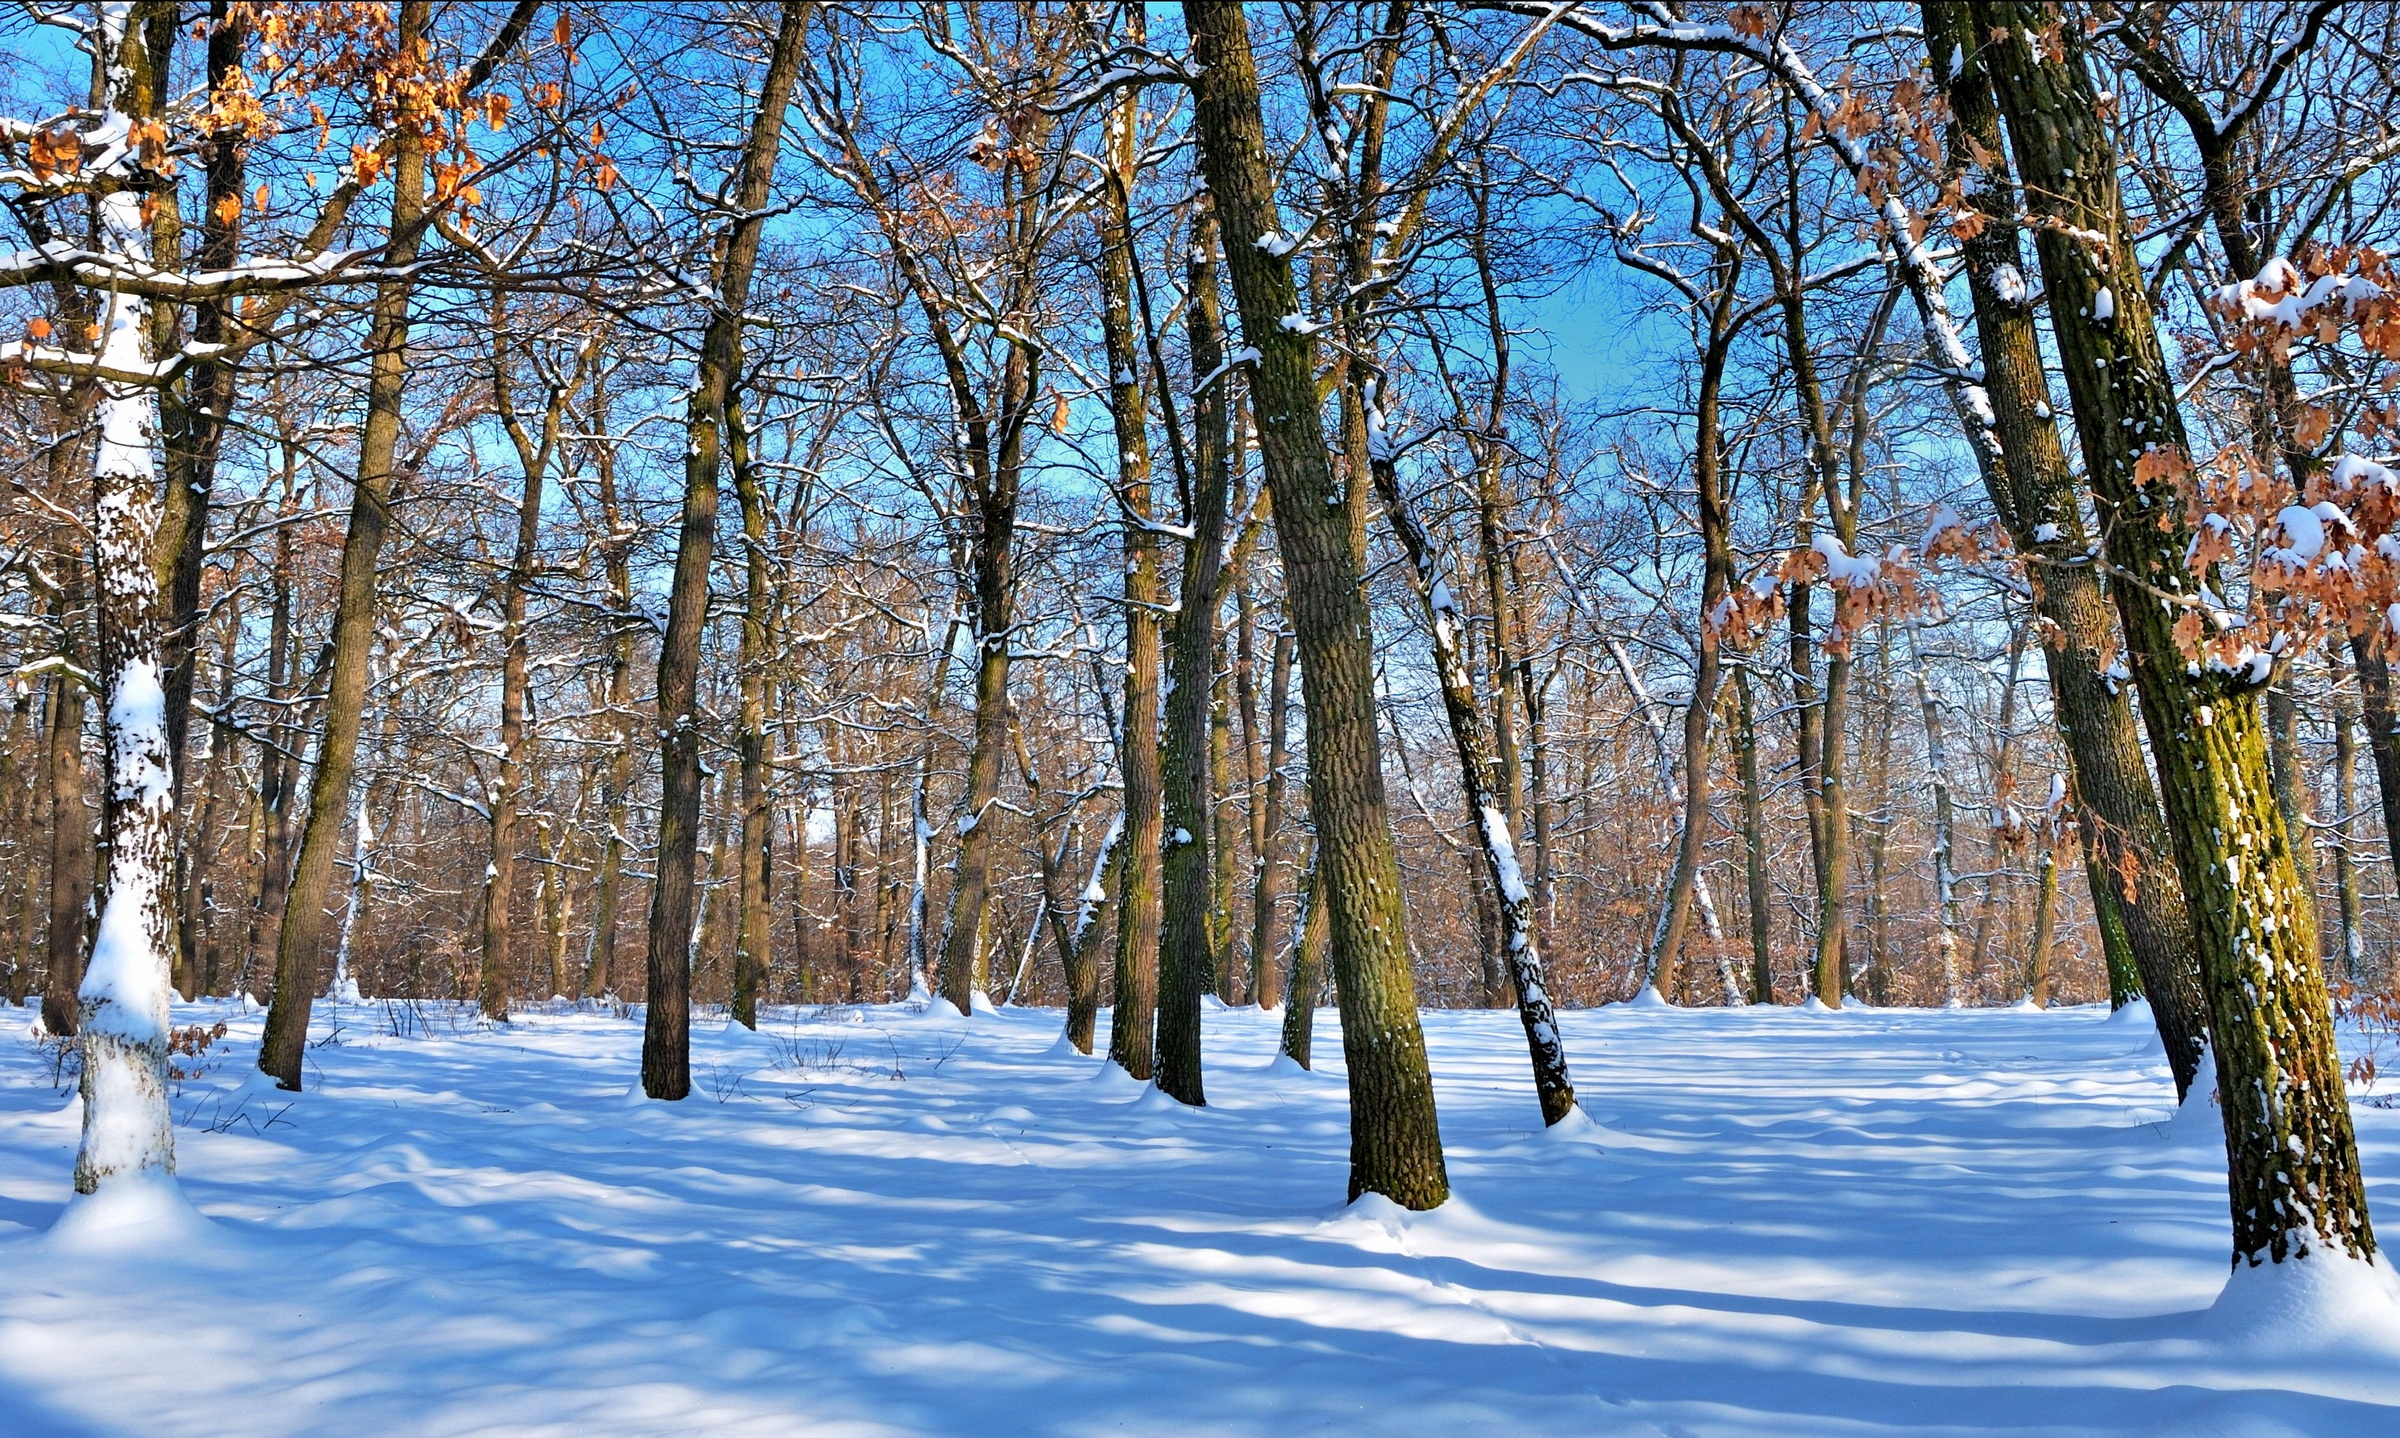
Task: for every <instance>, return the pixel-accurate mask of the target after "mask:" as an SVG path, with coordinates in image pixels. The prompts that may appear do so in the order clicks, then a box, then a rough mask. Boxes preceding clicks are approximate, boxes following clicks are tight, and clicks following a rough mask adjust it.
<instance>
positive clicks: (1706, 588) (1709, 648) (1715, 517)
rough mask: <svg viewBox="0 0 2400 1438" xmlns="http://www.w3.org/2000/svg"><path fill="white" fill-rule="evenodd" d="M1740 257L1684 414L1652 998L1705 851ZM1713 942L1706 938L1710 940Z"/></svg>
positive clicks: (1720, 291)
mask: <svg viewBox="0 0 2400 1438" xmlns="http://www.w3.org/2000/svg"><path fill="white" fill-rule="evenodd" d="M1740 253H1741V252H1740V251H1739V250H1738V249H1737V248H1736V247H1734V246H1733V245H1732V244H1730V243H1728V244H1725V245H1722V246H1719V247H1718V254H1717V262H1716V293H1715V295H1714V297H1713V299H1712V302H1711V303H1710V305H1709V306H1708V333H1707V337H1706V339H1705V341H1704V343H1703V344H1702V347H1701V355H1700V383H1699V389H1698V392H1697V394H1696V395H1695V402H1694V404H1693V406H1692V413H1693V425H1692V480H1693V488H1694V490H1695V492H1696V497H1697V499H1698V502H1699V511H1700V542H1701V547H1702V549H1703V551H1704V559H1703V565H1702V571H1701V579H1700V623H1699V626H1698V628H1697V630H1696V631H1695V632H1696V635H1697V638H1696V639H1695V641H1694V643H1695V648H1696V651H1697V652H1696V653H1695V654H1694V655H1693V662H1692V695H1691V700H1690V702H1689V703H1687V704H1686V705H1685V706H1684V711H1683V814H1682V824H1681V827H1680V831H1679V833H1678V835H1677V838H1676V844H1675V867H1674V869H1673V871H1672V873H1671V874H1670V875H1669V877H1668V880H1667V899H1666V902H1665V903H1664V904H1663V905H1661V906H1660V910H1659V918H1658V928H1657V931H1656V933H1655V934H1654V935H1653V936H1652V939H1651V945H1650V983H1651V985H1652V987H1654V988H1655V989H1656V990H1657V991H1658V992H1659V993H1660V994H1662V995H1663V994H1672V993H1674V992H1675V991H1676V988H1677V984H1676V978H1677V973H1676V964H1677V962H1678V960H1679V959H1680V958H1681V956H1682V953H1683V944H1684V934H1685V931H1686V930H1687V929H1688V928H1690V926H1691V912H1692V894H1693V891H1694V890H1695V889H1696V888H1698V887H1699V882H1700V861H1701V859H1702V857H1703V856H1704V855H1705V853H1706V851H1707V847H1708V831H1709V827H1710V825H1709V811H1708V786H1709V765H1708V725H1709V720H1710V719H1711V717H1713V716H1714V715H1715V713H1716V709H1717V681H1718V678H1719V676H1720V675H1721V674H1722V673H1723V667H1722V665H1721V663H1720V662H1719V657H1718V653H1717V635H1718V630H1719V628H1720V625H1719V622H1718V613H1717V610H1718V606H1719V605H1720V604H1722V603H1723V602H1724V601H1725V599H1726V597H1727V595H1728V594H1729V593H1730V592H1731V591H1732V588H1733V577H1734V576H1733V515H1732V512H1731V509H1730V507H1729V506H1728V504H1727V503H1726V494H1725V480H1724V461H1725V454H1724V436H1723V430H1722V427H1721V425H1720V423H1719V405H1718V396H1719V394H1720V393H1721V392H1722V390H1723V387H1724V382H1725V366H1726V363H1727V361H1728V360H1729V358H1730V357H1731V354H1732V348H1733V341H1734V338H1735V335H1736V334H1737V333H1738V328H1739V327H1738V326H1737V325H1736V324H1735V323H1734V320H1733V316H1734V312H1735V311H1736V309H1737V308H1738V307H1739V305H1740V302H1741V293H1740V288H1739V283H1740V278H1741V259H1740ZM1711 937H1712V938H1713V937H1714V936H1713V935H1712V936H1711Z"/></svg>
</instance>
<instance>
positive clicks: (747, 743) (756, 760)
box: [725, 396, 806, 1030]
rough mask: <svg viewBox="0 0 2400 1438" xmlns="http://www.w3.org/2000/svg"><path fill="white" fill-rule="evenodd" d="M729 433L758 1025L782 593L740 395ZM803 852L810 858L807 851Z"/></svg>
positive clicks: (752, 995) (744, 848) (728, 412)
mask: <svg viewBox="0 0 2400 1438" xmlns="http://www.w3.org/2000/svg"><path fill="white" fill-rule="evenodd" d="M725 432H726V448H727V451H728V454H729V457H730V458H731V459H732V461H733V491H734V497H735V500H736V502H737V503H738V504H739V505H740V507H741V511H742V635H741V642H740V648H739V649H738V651H737V652H736V656H735V667H736V668H737V669H738V670H739V671H740V684H741V721H740V723H741V728H740V732H739V733H738V734H737V735H736V736H735V745H734V747H735V749H736V751H737V753H738V754H739V756H740V763H741V770H742V776H741V781H742V792H741V810H742V819H741V825H742V835H741V849H740V853H739V854H738V855H737V856H736V860H735V865H734V868H735V874H736V879H737V883H736V889H735V899H734V903H735V908H736V914H737V921H736V924H735V927H734V949H733V1018H734V1022H736V1023H738V1024H740V1025H741V1026H742V1027H744V1028H747V1029H753V1030H755V1029H756V1028H757V1027H758V1004H759V997H760V995H761V993H762V992H763V991H764V990H765V989H766V986H767V969H768V962H769V960H770V958H771V957H772V953H773V948H774V937H773V935H774V909H773V907H772V898H773V895H772V888H773V884H774V879H775V812H774V807H773V805H774V793H775V789H774V785H775V775H774V767H773V764H772V763H771V762H770V761H771V756H770V755H769V753H768V746H769V745H770V744H771V743H772V742H773V741H772V739H771V738H770V736H769V734H768V732H767V666H768V664H769V663H770V662H771V657H772V649H773V630H774V594H773V589H772V587H771V582H770V577H769V574H768V563H769V561H768V554H767V543H768V538H767V495H766V486H765V485H764V484H762V483H761V482H760V478H759V471H758V464H757V462H756V460H755V459H754V458H753V456H752V455H751V453H750V432H749V429H748V426H747V425H746V424H745V422H744V420H743V416H742V407H741V402H740V399H739V398H738V396H728V397H727V399H726V402H725ZM804 807H805V806H804ZM802 857H803V858H804V859H805V857H806V853H805V850H803V852H802ZM794 952H795V954H796V953H797V950H795V951H794Z"/></svg>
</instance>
